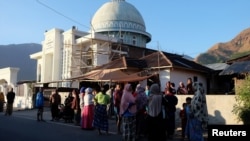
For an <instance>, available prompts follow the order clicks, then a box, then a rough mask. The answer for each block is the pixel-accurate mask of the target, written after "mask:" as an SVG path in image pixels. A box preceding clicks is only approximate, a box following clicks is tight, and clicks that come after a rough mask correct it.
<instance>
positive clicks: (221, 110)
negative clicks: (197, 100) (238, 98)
mask: <svg viewBox="0 0 250 141" xmlns="http://www.w3.org/2000/svg"><path fill="white" fill-rule="evenodd" d="M186 97H191V98H192V97H193V95H177V98H178V105H177V111H176V123H177V127H180V118H179V112H180V109H182V103H183V102H185V100H186ZM206 100H207V108H208V114H209V121H208V124H222V125H229V124H242V122H239V121H238V120H237V117H236V115H234V114H233V113H232V110H233V106H234V104H235V95H207V96H206Z"/></svg>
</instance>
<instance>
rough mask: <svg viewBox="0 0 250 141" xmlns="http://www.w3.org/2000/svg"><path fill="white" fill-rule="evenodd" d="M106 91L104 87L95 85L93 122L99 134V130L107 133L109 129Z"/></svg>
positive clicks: (108, 98) (108, 99)
mask: <svg viewBox="0 0 250 141" xmlns="http://www.w3.org/2000/svg"><path fill="white" fill-rule="evenodd" d="M106 91H107V90H106V89H104V87H102V88H100V86H97V88H96V92H97V94H96V95H95V97H94V101H95V103H96V105H95V114H94V122H93V124H94V127H96V128H97V129H98V134H99V135H101V134H102V133H101V130H104V131H105V132H106V134H108V130H109V123H108V113H107V105H108V104H109V103H110V97H109V95H107V94H106Z"/></svg>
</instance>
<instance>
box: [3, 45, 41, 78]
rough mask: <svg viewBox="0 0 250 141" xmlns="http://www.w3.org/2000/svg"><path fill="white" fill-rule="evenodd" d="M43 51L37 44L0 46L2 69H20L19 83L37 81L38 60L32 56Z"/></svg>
mask: <svg viewBox="0 0 250 141" xmlns="http://www.w3.org/2000/svg"><path fill="white" fill-rule="evenodd" d="M41 50H42V45H40V44H35V43H25V44H10V45H0V68H6V67H15V68H19V69H20V70H19V72H18V76H17V81H20V80H36V63H37V62H36V60H33V59H30V55H31V54H33V53H36V52H39V51H41Z"/></svg>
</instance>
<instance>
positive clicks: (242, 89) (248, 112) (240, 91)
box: [232, 75, 250, 125]
mask: <svg viewBox="0 0 250 141" xmlns="http://www.w3.org/2000/svg"><path fill="white" fill-rule="evenodd" d="M235 100H236V104H235V105H234V107H233V111H232V112H233V113H234V114H236V115H237V117H238V120H240V121H242V122H243V124H248V125H250V120H249V119H250V75H247V76H246V77H245V80H244V81H242V83H241V84H240V85H237V92H236V95H235Z"/></svg>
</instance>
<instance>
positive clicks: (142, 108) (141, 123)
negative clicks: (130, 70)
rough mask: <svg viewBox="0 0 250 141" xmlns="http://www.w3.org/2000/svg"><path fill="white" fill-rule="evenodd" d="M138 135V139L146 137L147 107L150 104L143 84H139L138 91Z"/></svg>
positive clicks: (136, 91)
mask: <svg viewBox="0 0 250 141" xmlns="http://www.w3.org/2000/svg"><path fill="white" fill-rule="evenodd" d="M135 93H136V95H137V96H136V107H137V113H136V135H137V137H140V136H144V135H145V116H146V106H147V103H148V99H147V95H146V93H145V88H144V87H142V86H141V84H137V86H136V89H135Z"/></svg>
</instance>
